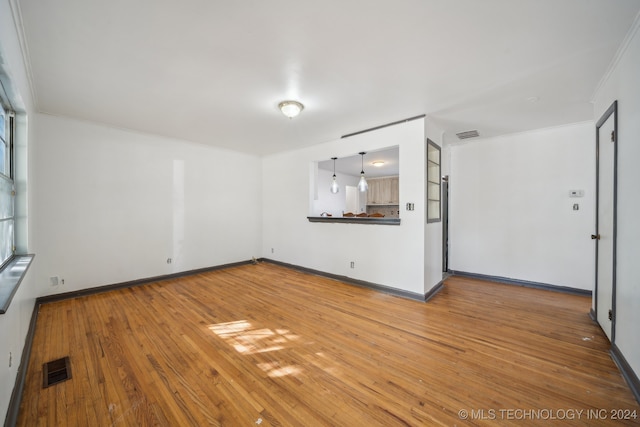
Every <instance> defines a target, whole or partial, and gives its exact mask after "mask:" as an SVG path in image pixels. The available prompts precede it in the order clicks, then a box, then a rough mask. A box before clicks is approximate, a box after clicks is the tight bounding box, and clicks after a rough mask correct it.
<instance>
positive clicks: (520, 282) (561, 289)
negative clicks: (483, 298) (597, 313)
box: [449, 270, 592, 297]
mask: <svg viewBox="0 0 640 427" xmlns="http://www.w3.org/2000/svg"><path fill="white" fill-rule="evenodd" d="M449 272H450V273H451V274H453V275H454V276H460V277H468V278H470V279H478V280H486V281H490V282H498V283H504V284H507V285H515V286H522V287H525V288H534V289H544V290H546V291H554V292H562V293H564V294H572V295H581V296H588V297H590V296H591V295H592V294H591V291H588V290H586V289H578V288H570V287H568V286H556V285H551V284H549V283H539V282H530V281H527V280H518V279H510V278H508V277H500V276H489V275H486V274H477V273H469V272H466V271H457V270H449Z"/></svg>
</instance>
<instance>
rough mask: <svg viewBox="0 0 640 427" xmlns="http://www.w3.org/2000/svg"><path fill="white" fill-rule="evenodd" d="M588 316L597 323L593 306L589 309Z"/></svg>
mask: <svg viewBox="0 0 640 427" xmlns="http://www.w3.org/2000/svg"><path fill="white" fill-rule="evenodd" d="M589 317H590V318H591V320H593V321H594V322H596V323H598V319H597V318H596V312H595V310H594V309H593V308H592V309H591V310H589Z"/></svg>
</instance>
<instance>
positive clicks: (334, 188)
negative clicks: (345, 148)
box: [331, 157, 340, 194]
mask: <svg viewBox="0 0 640 427" xmlns="http://www.w3.org/2000/svg"><path fill="white" fill-rule="evenodd" d="M337 159H338V158H337V157H332V158H331V160H333V179H332V180H331V192H332V193H333V194H336V193H337V192H338V191H340V186H339V185H338V181H336V160H337Z"/></svg>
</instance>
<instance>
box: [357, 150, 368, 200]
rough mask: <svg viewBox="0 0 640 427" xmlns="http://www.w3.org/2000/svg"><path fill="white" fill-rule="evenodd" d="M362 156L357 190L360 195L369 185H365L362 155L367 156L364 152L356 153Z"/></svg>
mask: <svg viewBox="0 0 640 427" xmlns="http://www.w3.org/2000/svg"><path fill="white" fill-rule="evenodd" d="M358 154H360V155H361V156H362V171H361V172H360V182H358V190H360V192H361V193H364V192H365V191H367V189H368V188H369V184H367V180H366V179H365V178H364V155H365V154H367V153H365V152H364V151H362V152H360V153H358Z"/></svg>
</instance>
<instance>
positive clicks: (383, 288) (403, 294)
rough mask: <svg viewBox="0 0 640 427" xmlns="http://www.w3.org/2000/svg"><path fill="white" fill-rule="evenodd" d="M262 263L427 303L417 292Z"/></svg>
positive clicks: (306, 268) (283, 263)
mask: <svg viewBox="0 0 640 427" xmlns="http://www.w3.org/2000/svg"><path fill="white" fill-rule="evenodd" d="M259 261H260V262H268V263H270V264H275V265H280V266H282V267H287V268H291V269H292V270H297V271H301V272H303V273H309V274H313V275H315V276H321V277H326V278H328V279H333V280H338V281H340V282H343V283H347V284H349V285H354V286H360V287H362V288H369V289H373V290H375V291H379V292H384V293H385V294H390V295H395V296H398V297H403V298H408V299H412V300H416V301H421V302H424V301H425V295H423V294H418V293H415V292H409V291H405V290H402V289H396V288H392V287H389V286H385V285H379V284H377V283H372V282H367V281H365V280H358V279H353V278H351V277H348V276H341V275H339V274H333V273H327V272H326V271H321V270H314V269H313V268H308V267H302V266H300V265H295V264H289V263H286V262H282V261H276V260H273V259H269V258H260V259H259Z"/></svg>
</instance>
